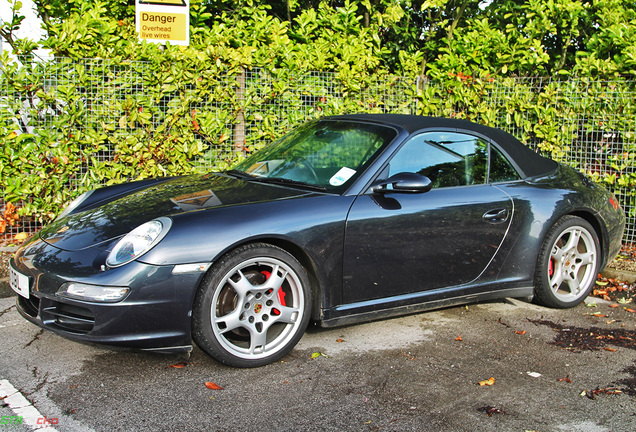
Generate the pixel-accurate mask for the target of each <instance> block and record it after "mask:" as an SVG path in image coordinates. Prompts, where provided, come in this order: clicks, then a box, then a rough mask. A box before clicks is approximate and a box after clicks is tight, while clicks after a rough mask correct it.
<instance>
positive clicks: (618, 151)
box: [0, 49, 636, 242]
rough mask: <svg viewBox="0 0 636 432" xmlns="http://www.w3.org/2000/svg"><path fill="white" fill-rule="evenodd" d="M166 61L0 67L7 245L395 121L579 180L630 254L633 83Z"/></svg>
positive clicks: (171, 53) (634, 213) (169, 57)
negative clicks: (85, 201) (443, 127)
mask: <svg viewBox="0 0 636 432" xmlns="http://www.w3.org/2000/svg"><path fill="white" fill-rule="evenodd" d="M164 56H165V57H164V58H158V59H156V60H154V61H152V62H141V61H137V62H132V61H123V60H122V61H114V60H113V61H105V60H83V61H78V60H69V59H65V58H56V59H53V60H51V61H48V62H38V61H34V60H33V59H32V58H31V59H21V61H20V62H18V61H16V60H12V59H10V58H9V57H8V56H7V55H6V54H3V55H2V56H1V57H0V68H1V75H0V141H1V142H2V148H3V150H2V152H0V185H1V187H2V191H3V193H2V199H3V201H4V203H13V204H15V205H17V215H18V216H19V217H21V221H22V225H20V224H19V223H18V224H16V225H15V226H14V228H12V229H9V231H8V232H10V233H13V234H15V233H17V232H19V231H20V230H24V229H26V228H25V226H26V225H25V224H26V223H28V222H29V221H36V222H37V223H46V222H48V221H50V220H51V219H52V218H54V217H55V215H56V214H58V213H59V212H60V211H61V209H62V208H63V207H64V206H65V205H66V204H67V203H68V202H69V201H70V200H71V199H72V198H73V197H74V196H76V195H78V194H79V193H81V192H82V191H85V190H89V189H92V188H94V187H97V186H99V185H104V184H114V183H120V182H124V181H129V180H135V179H143V178H147V177H154V176H167V175H180V174H187V173H191V172H196V171H207V170H212V169H225V168H227V167H228V166H230V165H231V164H232V163H233V161H235V160H236V159H238V158H240V157H242V156H243V155H244V154H245V153H246V152H250V151H253V150H255V149H256V148H258V147H261V146H263V145H266V144H267V143H269V142H271V141H272V140H274V139H276V138H278V137H279V136H281V135H282V134H283V133H285V132H286V131H288V130H290V129H291V128H293V127H295V126H296V125H298V124H300V123H302V122H303V121H305V120H307V119H309V118H316V117H321V116H323V115H331V114H341V113H352V112H396V113H415V114H420V115H441V116H447V117H459V118H468V119H471V120H474V121H479V122H482V123H485V124H488V125H491V126H496V127H500V128H502V129H506V130H508V131H510V132H512V133H514V134H515V135H517V136H518V137H519V138H520V139H522V140H524V141H525V142H527V143H528V145H530V146H532V147H534V148H536V149H537V150H538V151H541V152H544V153H547V154H548V155H550V156H551V157H553V158H555V159H557V160H559V161H563V162H566V163H568V164H571V165H573V166H575V167H577V168H579V169H581V170H582V171H584V172H586V173H588V174H589V175H591V176H592V177H593V178H594V179H595V180H597V181H599V182H601V183H604V184H605V185H607V186H608V187H609V188H611V189H612V190H614V191H615V193H616V194H617V195H618V196H619V198H620V200H621V201H622V203H623V204H624V206H625V207H626V210H627V212H628V216H629V217H630V218H631V219H632V220H631V221H630V227H629V228H628V234H627V237H626V239H627V240H628V241H630V242H631V241H632V240H633V235H634V234H633V229H634V228H633V225H634V223H633V222H634V221H633V219H634V218H636V205H634V184H635V183H636V175H635V173H634V169H633V166H634V155H635V154H636V151H635V145H636V143H635V134H634V131H636V106H635V103H634V100H636V99H635V97H634V96H636V94H635V91H634V82H630V81H625V80H618V79H617V80H614V81H594V80H591V79H570V80H567V81H558V80H550V79H541V80H539V79H521V78H517V79H514V78H506V79H500V80H497V79H493V78H491V77H482V78H480V77H472V76H466V75H462V74H458V75H450V76H448V77H447V79H445V80H444V81H437V82H434V83H431V82H422V81H417V82H416V80H415V79H408V78H403V77H397V76H390V75H386V74H378V75H376V76H373V75H361V76H359V77H352V76H351V75H350V74H339V73H333V72H323V73H316V72H314V73H312V72H305V73H302V72H296V73H294V72H291V71H289V70H287V69H277V68H273V67H272V68H271V69H259V68H253V69H249V68H245V69H244V68H241V67H233V66H229V65H227V64H226V63H224V62H222V61H216V60H215V59H214V52H212V51H211V52H210V53H201V52H199V53H197V54H196V55H193V54H192V53H191V52H190V51H187V50H176V49H171V50H166V51H165V53H164ZM217 60H218V59H217ZM4 203H2V202H0V206H3V208H4V210H5V211H6V210H8V209H9V207H8V206H4ZM9 216H11V215H9ZM3 220H4V223H5V224H6V223H8V222H11V221H12V222H13V223H15V222H16V220H15V218H14V217H13V216H11V220H10V221H9V217H4V219H3ZM0 228H1V225H0ZM0 231H2V230H1V229H0Z"/></svg>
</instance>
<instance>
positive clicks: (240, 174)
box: [223, 169, 254, 180]
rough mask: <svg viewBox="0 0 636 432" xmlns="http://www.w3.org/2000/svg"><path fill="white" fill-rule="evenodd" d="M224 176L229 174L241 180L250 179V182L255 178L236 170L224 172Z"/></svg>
mask: <svg viewBox="0 0 636 432" xmlns="http://www.w3.org/2000/svg"><path fill="white" fill-rule="evenodd" d="M223 174H227V175H229V176H232V177H236V178H240V179H248V180H252V179H254V177H252V176H251V175H249V174H248V173H246V172H245V171H241V170H236V169H231V170H228V171H223Z"/></svg>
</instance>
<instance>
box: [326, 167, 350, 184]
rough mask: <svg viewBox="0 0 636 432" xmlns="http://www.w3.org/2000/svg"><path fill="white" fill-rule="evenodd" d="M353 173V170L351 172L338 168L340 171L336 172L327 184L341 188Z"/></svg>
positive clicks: (344, 168) (345, 168) (347, 169)
mask: <svg viewBox="0 0 636 432" xmlns="http://www.w3.org/2000/svg"><path fill="white" fill-rule="evenodd" d="M355 173H356V172H355V170H352V169H351V168H347V167H343V168H340V171H338V172H337V173H335V174H334V176H333V177H331V179H330V180H329V184H330V185H331V186H341V185H343V184H345V182H346V181H347V180H349V179H350V178H351V176H352V175H354V174H355Z"/></svg>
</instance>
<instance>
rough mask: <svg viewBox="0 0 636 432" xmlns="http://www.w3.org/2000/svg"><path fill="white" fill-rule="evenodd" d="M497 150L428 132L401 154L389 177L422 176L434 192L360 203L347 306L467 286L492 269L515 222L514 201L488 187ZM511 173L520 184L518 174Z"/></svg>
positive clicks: (351, 242) (351, 227)
mask: <svg viewBox="0 0 636 432" xmlns="http://www.w3.org/2000/svg"><path fill="white" fill-rule="evenodd" d="M492 151H493V154H494V152H495V149H494V147H493V150H492ZM490 152H491V146H490V145H489V143H488V142H486V141H485V140H483V139H481V138H479V137H476V136H473V135H469V134H464V133H457V132H426V133H422V134H420V135H417V136H415V137H413V138H411V139H409V140H408V141H407V142H406V143H405V144H404V145H403V146H402V147H401V148H400V149H399V150H398V151H397V152H396V154H395V155H394V156H393V157H392V158H391V160H390V162H389V165H388V166H387V167H386V168H385V170H384V174H385V178H390V177H391V176H393V175H395V174H398V173H405V172H406V173H417V174H420V175H423V176H426V177H428V178H429V179H430V181H431V183H432V189H431V190H429V191H427V192H420V193H404V192H401V191H397V190H391V189H390V187H389V189H388V190H385V191H384V192H383V193H377V192H375V193H372V192H369V193H367V194H363V195H361V196H359V197H358V198H357V199H356V200H355V202H354V203H353V205H352V207H351V210H350V213H349V216H348V220H347V225H346V234H345V244H344V262H343V270H344V273H343V276H344V285H343V288H344V292H343V300H344V303H355V302H359V301H364V300H370V299H377V298H380V297H389V296H397V295H405V294H410V293H416V292H421V291H424V290H433V289H438V288H444V287H450V286H456V285H461V284H465V283H468V282H471V281H473V280H475V279H476V278H477V277H479V275H480V274H481V273H482V272H484V271H485V270H486V269H487V267H488V264H489V262H490V261H491V260H492V258H493V256H494V255H495V253H496V252H497V250H498V248H499V246H500V244H501V243H502V241H503V239H504V237H505V235H506V232H507V229H508V227H509V226H510V222H511V220H512V217H513V202H512V200H511V198H510V197H509V196H508V195H507V194H506V193H504V192H503V191H502V190H501V189H499V188H497V187H496V186H493V185H492V184H490V183H488V175H489V174H488V172H489V154H490ZM497 156H498V158H499V159H501V155H500V154H499V153H497ZM505 168H506V169H507V170H508V171H507V172H508V175H509V176H510V177H511V178H513V179H514V178H515V176H516V172H514V169H512V167H510V166H507V167H505ZM497 175H498V176H499V177H501V176H502V175H501V174H497ZM503 176H504V177H505V176H506V174H504V175H503Z"/></svg>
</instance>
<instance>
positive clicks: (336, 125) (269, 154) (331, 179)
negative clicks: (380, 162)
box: [234, 120, 397, 192]
mask: <svg viewBox="0 0 636 432" xmlns="http://www.w3.org/2000/svg"><path fill="white" fill-rule="evenodd" d="M396 134H397V132H396V131H395V130H394V129H391V128H388V127H384V126H379V125H372V124H365V123H354V122H346V121H328V120H327V121H325V120H323V121H315V122H310V123H307V124H305V125H303V126H301V127H300V128H298V129H296V130H295V131H294V132H292V133H290V134H289V135H286V136H285V137H283V138H282V139H280V140H279V141H277V142H275V143H273V144H271V145H269V146H267V147H265V148H263V149H262V150H260V151H258V152H256V153H255V154H253V155H252V156H250V157H249V158H247V159H245V160H244V161H243V162H241V163H239V164H238V165H236V166H235V167H234V170H235V171H242V172H243V173H244V174H247V175H249V176H250V177H252V178H253V179H255V180H256V179H259V180H260V181H271V182H272V183H274V182H276V181H279V182H280V183H282V181H281V180H282V179H284V180H286V181H287V184H292V183H296V182H297V183H298V185H302V184H306V185H311V186H313V187H318V188H321V189H323V190H326V191H333V192H338V191H341V190H344V189H345V188H346V187H347V186H348V185H349V184H351V182H352V181H353V180H354V179H355V178H356V177H357V176H359V175H360V174H361V173H362V171H363V170H364V168H366V165H367V164H368V163H370V162H371V161H372V160H373V159H374V158H375V156H376V155H377V154H378V153H379V152H378V150H379V149H380V148H381V147H383V146H384V145H385V144H388V143H389V142H390V141H391V140H392V139H393V138H394V137H395V136H396Z"/></svg>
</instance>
